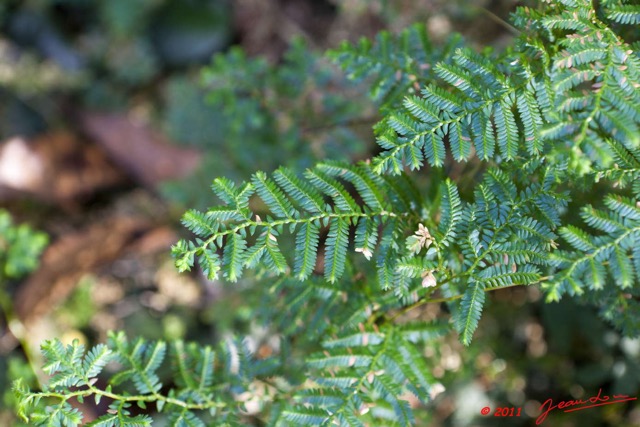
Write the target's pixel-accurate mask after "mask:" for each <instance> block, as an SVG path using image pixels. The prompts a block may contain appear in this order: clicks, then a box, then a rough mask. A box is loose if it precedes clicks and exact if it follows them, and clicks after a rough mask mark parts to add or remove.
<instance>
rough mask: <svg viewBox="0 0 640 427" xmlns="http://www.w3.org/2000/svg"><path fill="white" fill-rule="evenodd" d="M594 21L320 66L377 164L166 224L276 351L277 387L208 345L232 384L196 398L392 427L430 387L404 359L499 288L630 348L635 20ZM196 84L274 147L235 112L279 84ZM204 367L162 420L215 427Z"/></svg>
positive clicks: (321, 420) (134, 364) (397, 43)
mask: <svg viewBox="0 0 640 427" xmlns="http://www.w3.org/2000/svg"><path fill="white" fill-rule="evenodd" d="M596 7H598V10H594V9H593V8H594V4H593V3H591V2H588V1H586V0H573V1H572V0H566V1H563V2H556V3H552V4H544V5H541V6H540V8H539V9H537V10H533V9H529V8H520V9H519V10H518V11H517V12H516V14H515V15H514V22H515V24H516V25H517V26H518V27H519V28H520V31H521V33H520V35H519V37H518V38H517V39H516V40H515V42H514V44H513V46H512V47H511V48H510V49H507V50H505V51H504V52H492V51H484V52H483V53H482V54H478V53H476V52H474V51H473V50H472V49H470V48H467V47H463V46H462V45H461V44H460V43H459V42H458V41H454V42H452V43H451V44H450V45H448V47H446V48H445V49H444V50H440V51H437V50H435V49H433V48H432V47H431V45H430V43H429V42H428V41H427V39H426V37H425V31H424V29H423V28H421V27H412V28H410V29H409V30H406V31H405V32H403V33H402V34H400V35H399V36H397V37H392V36H390V35H387V34H383V35H381V36H380V37H379V38H378V40H377V41H376V42H375V43H368V42H361V43H360V44H359V45H358V46H356V47H350V46H343V47H342V48H341V49H339V50H338V51H336V52H333V53H332V56H333V58H334V59H337V60H338V61H339V62H341V65H342V66H343V67H344V69H345V70H346V72H347V74H348V75H350V76H351V77H353V78H354V79H356V80H359V79H361V80H365V81H368V82H369V83H370V84H372V86H373V89H372V92H371V94H372V97H373V99H374V101H375V102H377V103H378V105H379V107H380V109H381V112H382V114H383V116H384V117H383V119H382V121H381V122H379V123H378V124H377V125H376V126H375V127H374V131H375V134H376V137H377V140H378V143H379V145H380V147H381V148H382V152H381V153H380V154H379V155H378V156H377V157H374V158H373V159H371V160H368V161H363V162H356V163H353V162H352V163H349V162H347V161H325V162H322V163H319V164H316V165H314V166H311V165H308V167H306V168H305V169H304V171H301V170H300V169H303V168H296V170H292V169H290V168H285V167H283V168H280V169H278V170H276V171H275V172H272V173H265V172H256V173H254V174H252V175H251V177H250V178H249V179H247V180H246V181H245V182H242V183H240V184H235V183H234V182H233V181H232V180H230V179H229V178H218V179H216V180H215V181H214V183H213V190H214V192H215V194H216V195H217V196H218V198H219V199H220V201H221V202H222V204H221V205H219V206H213V207H211V208H209V209H207V210H202V211H197V210H191V211H188V212H187V213H186V214H185V215H184V217H183V224H184V225H185V226H186V227H187V228H188V229H189V230H191V231H192V232H193V233H194V234H195V236H196V237H195V238H194V239H193V240H192V241H186V240H183V241H181V242H179V243H178V244H176V245H175V246H174V248H173V253H174V256H175V257H176V265H177V266H178V269H179V270H180V271H186V270H190V269H191V268H193V267H195V266H196V263H197V264H198V265H199V266H200V267H201V269H202V271H203V272H204V273H205V274H206V275H207V277H208V278H209V279H211V280H214V279H218V278H221V277H222V278H224V279H225V280H227V281H231V282H237V281H240V280H247V277H248V275H249V274H251V273H250V272H251V271H253V270H255V271H256V272H257V275H258V276H257V277H258V278H260V279H264V280H263V281H258V282H259V283H257V284H255V285H254V286H255V287H254V288H252V292H255V293H257V295H259V300H260V301H261V303H262V304H261V307H260V309H259V311H258V316H257V317H258V318H259V319H260V320H261V321H263V322H264V324H267V325H269V326H271V327H273V328H274V329H275V330H277V331H278V332H279V333H280V334H281V338H282V339H281V346H282V348H281V352H280V354H279V357H280V359H281V360H280V362H283V363H279V364H278V366H277V367H276V366H275V365H270V364H269V363H268V362H267V361H263V360H258V359H256V358H252V357H251V355H250V354H248V353H247V352H243V351H240V350H234V353H233V357H229V354H230V353H229V352H230V351H231V349H232V348H234V349H235V348H237V347H234V346H230V345H228V346H226V347H224V348H223V349H222V350H221V351H220V352H221V353H222V356H221V358H219V359H222V360H226V363H225V366H229V365H232V366H235V365H234V363H235V362H233V361H234V360H241V361H242V363H240V366H239V367H238V368H237V369H235V370H232V371H234V373H235V374H237V375H238V376H233V375H223V376H222V377H220V380H221V382H219V383H216V382H215V381H214V383H213V384H218V385H220V387H221V388H222V389H223V390H224V389H225V387H227V386H229V387H231V388H234V387H236V386H238V384H245V385H246V383H245V382H243V381H245V380H246V381H253V382H254V385H255V381H260V378H261V374H263V373H264V372H276V371H277V372H278V375H280V376H281V377H280V376H279V377H278V379H281V378H282V381H281V382H280V383H279V384H280V386H276V387H275V390H274V391H273V398H272V399H271V400H269V403H271V405H267V406H268V408H265V409H264V411H263V412H264V414H263V415H264V416H263V418H264V419H265V420H266V419H267V418H268V419H269V425H276V426H280V425H282V426H285V425H333V424H338V425H410V424H412V423H413V422H414V421H413V413H412V410H411V408H410V407H409V404H408V403H407V402H406V401H405V400H404V399H403V396H404V395H405V393H406V392H410V393H412V394H414V395H415V396H416V397H417V398H418V399H419V400H420V401H422V402H425V401H427V400H428V399H429V398H430V394H429V390H430V388H432V387H433V386H434V385H435V384H436V381H435V379H434V378H432V377H431V376H430V372H431V371H430V368H429V367H430V361H429V360H427V359H426V358H425V357H424V348H425V345H427V344H429V345H430V344H433V343H436V342H437V338H438V337H439V336H441V335H442V334H445V333H447V332H448V331H450V330H452V329H453V330H456V331H457V332H458V334H459V336H460V340H461V341H462V342H463V343H464V344H465V345H469V344H470V342H471V340H472V337H473V334H474V332H475V331H476V330H477V328H478V325H479V321H480V318H481V313H482V311H483V309H484V308H485V307H484V306H485V301H486V300H487V296H486V294H487V293H488V292H490V291H492V290H495V289H500V288H505V287H509V286H520V285H534V284H538V283H539V284H541V288H542V289H543V290H544V291H545V292H546V294H547V299H548V300H550V301H553V300H557V299H559V298H560V297H561V296H563V295H565V294H568V295H571V296H574V297H575V298H577V299H579V300H580V301H581V302H584V303H590V304H595V305H597V306H598V307H599V308H600V309H601V313H602V315H603V317H604V318H606V319H608V320H610V321H611V322H612V323H613V324H615V325H616V326H618V327H620V328H621V329H623V331H624V332H625V333H626V334H628V335H632V336H634V335H637V334H638V333H639V332H640V330H639V329H640V328H639V324H640V323H639V322H640V310H638V308H639V305H638V298H639V297H640V294H639V292H640V290H639V281H640V250H638V248H639V247H640V205H639V203H640V202H639V200H640V137H639V136H638V135H640V129H639V127H640V114H639V111H638V105H640V98H639V96H640V95H639V93H640V56H639V52H638V50H637V47H638V43H637V37H638V34H637V31H636V32H634V30H633V29H631V30H628V29H625V28H626V26H627V25H628V24H634V23H636V15H635V13H636V12H637V11H636V10H635V8H634V6H632V5H629V4H628V3H622V4H620V3H616V2H611V1H603V2H601V3H598V4H597V5H596ZM634 37H635V38H634ZM634 43H635V44H634ZM454 46H455V48H453V47H454ZM295 52H297V55H302V54H303V51H301V50H297V51H295ZM288 60H291V58H289V59H288ZM296 63H297V64H298V65H300V64H302V62H296ZM232 65H234V66H232ZM213 69H214V70H216V72H215V73H214V77H211V76H210V77H211V78H210V80H209V83H210V84H215V83H216V82H218V83H219V82H220V80H219V78H220V76H222V75H225V76H228V77H229V78H231V81H233V82H234V83H233V85H229V86H226V87H223V88H220V90H219V91H216V92H214V93H213V95H212V97H213V99H214V101H216V99H217V101H216V102H223V103H225V105H228V106H229V111H236V112H239V111H242V112H243V113H242V114H240V115H234V116H233V117H232V116H229V117H230V118H234V119H237V121H234V120H231V121H230V124H229V126H230V129H235V131H237V132H240V131H244V130H250V129H253V130H256V131H258V133H260V132H262V131H264V130H265V129H267V130H268V131H269V132H276V131H275V129H276V127H273V126H271V127H266V128H265V127H264V126H263V125H264V123H265V122H262V121H261V120H262V119H264V118H265V113H264V111H270V112H271V113H270V114H271V115H269V114H267V118H269V120H272V121H271V122H269V123H275V122H277V119H276V116H277V111H279V110H278V109H277V107H278V105H279V104H278V99H279V98H278V97H275V98H269V97H268V96H266V97H265V96H262V97H260V96H258V97H252V96H250V95H248V94H247V93H249V94H250V93H251V91H252V90H254V89H255V87H256V86H257V87H259V88H264V87H267V86H268V85H270V84H274V85H278V84H282V82H283V81H287V80H286V78H288V76H287V75H286V73H285V72H284V71H282V72H281V74H278V73H275V74H273V73H272V72H271V71H269V69H268V67H267V66H266V65H265V64H264V63H261V62H259V61H249V60H247V59H246V58H245V57H244V56H243V55H242V54H241V53H239V52H238V51H234V52H232V53H231V54H230V55H229V56H228V57H226V58H222V57H220V58H218V59H217V60H216V63H215V64H214V68H213ZM284 70H287V67H285V68H284ZM298 71H300V69H298ZM230 87H233V88H234V89H233V90H231V89H229V88H230ZM236 89H237V90H236ZM290 90H291V92H290V94H291V95H295V94H299V90H300V86H296V84H294V83H291V88H290ZM243 92H245V94H244V95H243ZM285 92H286V91H285ZM286 93H289V92H286ZM401 98H402V99H401ZM263 103H264V104H263ZM252 120H254V122H252ZM294 122H295V121H294ZM295 123H297V122H295ZM299 129H300V128H299V127H297V125H295V126H293V127H292V128H289V129H288V130H292V132H294V133H295V132H297V131H298V130H299ZM288 130H287V129H285V132H284V134H285V136H283V140H282V141H284V142H286V141H289V139H287V138H288V136H287V135H290V134H289V133H288ZM279 131H282V129H280V130H279ZM415 171H419V172H415ZM238 181H240V180H238ZM577 212H580V215H577V214H576V213H577ZM360 255H362V256H360ZM301 281H304V283H301ZM458 300H459V301H458ZM428 303H445V304H448V308H449V310H448V311H449V312H450V313H451V316H450V318H448V319H446V320H447V322H443V323H440V322H431V321H424V320H419V319H420V316H416V317H411V316H409V315H408V314H409V313H410V312H412V311H413V310H417V309H419V308H420V307H422V306H424V305H426V304H428ZM415 313H416V312H413V313H411V314H415ZM121 340H123V339H122V338H121ZM122 343H123V344H121V345H120V344H118V342H117V341H114V342H112V343H111V344H110V347H109V348H111V349H112V351H115V352H117V353H118V354H121V355H126V356H124V358H123V357H122V356H120V357H119V360H120V362H121V363H122V364H124V367H123V370H122V373H121V374H119V375H120V376H124V377H125V378H127V379H130V380H131V382H132V385H133V386H134V387H135V388H136V389H137V391H138V392H139V393H142V394H143V395H150V396H151V397H150V398H149V399H150V400H153V401H165V400H167V398H165V397H163V396H164V395H160V394H158V393H159V392H160V391H161V390H162V386H161V385H160V383H161V379H160V377H159V376H158V374H157V373H156V371H157V368H158V366H159V364H160V362H161V359H162V356H163V355H164V344H162V343H154V344H149V343H144V342H142V341H138V343H139V344H128V343H127V342H126V341H122ZM303 344H304V345H303ZM298 346H300V347H298ZM102 349H103V347H98V348H97V349H96V350H94V351H93V352H92V353H91V354H90V355H89V356H86V357H89V358H91V357H94V356H93V355H99V354H101V350H102ZM113 349H115V350H113ZM72 350H73V351H74V352H75V351H77V350H74V349H72ZM69 351H71V350H69ZM80 353H82V352H80ZM206 354H209V353H207V350H206V348H205V349H201V348H198V347H193V348H192V350H191V351H190V353H189V354H188V355H187V356H185V358H184V362H181V361H179V360H178V361H176V363H177V364H178V368H179V370H178V375H179V377H180V378H181V379H180V380H176V384H177V386H178V387H180V388H179V389H178V390H181V391H182V392H184V395H182V396H183V397H181V398H180V400H181V401H182V402H189V403H188V405H187V406H186V408H187V409H190V408H192V406H189V405H201V406H197V408H202V409H204V408H209V409H210V408H215V407H218V402H223V403H224V405H222V404H221V405H222V406H221V407H222V408H224V409H221V412H223V413H229V414H232V413H233V409H234V405H236V406H237V402H235V401H233V402H231V401H227V400H224V399H222V400H215V399H213V398H212V397H207V396H205V397H203V396H204V395H205V394H206V393H204V392H202V391H199V390H201V389H202V387H204V389H205V390H206V389H207V387H209V386H201V385H202V384H210V380H209V379H208V378H209V371H208V370H206V369H204V368H203V366H204V365H203V364H202V358H205V357H207V356H206ZM225 356H227V357H226V359H225ZM59 357H62V356H61V355H60V352H59V351H58V352H57V353H55V354H54V365H53V366H55V367H56V368H57V367H58V366H60V367H61V369H63V370H62V371H60V374H57V375H58V377H54V383H55V382H56V381H58V380H56V378H61V379H60V380H59V381H62V383H61V384H63V385H72V384H73V383H74V382H76V381H79V382H82V381H85V382H86V379H87V378H88V376H87V374H86V372H83V371H82V370H80V371H78V372H76V371H73V370H72V371H71V373H70V374H69V373H66V371H64V366H66V365H55V363H56V362H58V363H59V361H58V360H57V359H56V358H59ZM73 357H77V358H78V360H79V361H80V360H85V359H82V358H83V357H85V356H82V355H81V354H79V355H75V353H74V356H73ZM216 360H217V359H216ZM187 361H188V362H187ZM181 363H184V364H187V366H191V371H193V370H195V371H196V372H199V373H198V375H197V376H195V375H194V376H190V375H186V374H185V373H184V372H187V370H186V369H185V368H180V364H181ZM79 365H80V366H85V365H86V366H92V365H93V364H92V363H90V362H89V363H84V364H83V363H79ZM97 365H98V366H99V364H97ZM269 367H272V368H273V369H274V370H273V371H269V369H268V368H269ZM263 368H264V369H266V371H264V370H263ZM74 369H81V368H79V367H78V368H74ZM82 369H85V370H86V369H87V368H82ZM83 375H84V376H83ZM214 377H215V375H214ZM78 378H80V380H78ZM116 378H118V376H116ZM283 384H284V385H283ZM86 387H88V390H93V392H94V393H95V390H94V389H92V388H91V387H92V386H91V385H87V386H86ZM175 393H178V391H176V392H174V394H171V395H170V397H171V398H173V396H175ZM203 393H204V394H203ZM23 396H24V397H23V401H29V400H33V399H37V398H41V397H57V398H58V399H59V401H60V402H61V403H60V405H58V408H59V411H60V413H62V414H68V417H69V418H70V419H71V418H73V417H74V416H75V415H74V414H73V413H72V412H71V410H70V408H68V407H67V406H65V402H66V400H65V399H66V398H67V397H66V396H68V394H64V393H62V394H61V395H60V396H52V395H51V394H47V392H45V393H44V394H37V393H36V394H29V393H27V394H24V395H23ZM127 399H130V398H129V397H123V398H121V401H124V402H128V400H127ZM167 403H170V402H169V401H168V400H167ZM173 408H174V409H173V410H172V416H173V417H174V418H173V419H174V420H178V419H182V420H184V422H185V423H189V422H191V418H189V417H192V415H191V411H189V412H188V413H187V412H184V411H181V410H180V405H176V404H174V405H173ZM182 408H183V409H184V408H185V407H182ZM236 409H237V408H236ZM65 411H66V412H65ZM225 411H226V412H225ZM193 416H196V415H193ZM180 417H182V418H180ZM176 423H177V421H176ZM194 425H198V424H197V423H195V422H194Z"/></svg>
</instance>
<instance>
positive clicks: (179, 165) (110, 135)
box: [80, 112, 200, 188]
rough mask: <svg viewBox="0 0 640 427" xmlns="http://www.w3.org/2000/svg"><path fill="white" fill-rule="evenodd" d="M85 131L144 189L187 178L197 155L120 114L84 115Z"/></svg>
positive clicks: (82, 118)
mask: <svg viewBox="0 0 640 427" xmlns="http://www.w3.org/2000/svg"><path fill="white" fill-rule="evenodd" d="M80 122H81V125H82V127H83V129H84V130H85V132H86V133H87V134H88V135H89V136H90V137H91V139H92V140H95V141H96V142H97V143H98V144H100V146H102V147H103V148H104V150H105V151H106V152H107V153H108V155H109V156H110V157H111V159H112V160H113V161H114V162H115V163H116V164H118V165H119V166H120V167H122V169H124V170H125V171H127V172H128V173H129V174H130V175H131V176H132V177H133V178H135V179H136V180H137V181H139V182H141V183H142V184H144V185H145V186H146V187H149V188H155V187H156V185H157V184H158V183H159V182H161V181H164V180H167V179H176V178H181V177H185V176H187V175H189V174H190V173H192V172H193V171H194V170H195V168H196V167H197V166H198V163H199V158H200V153H199V152H198V151H196V150H194V149H187V148H183V147H177V146H175V145H173V144H171V143H170V142H169V140H168V139H167V138H166V137H164V136H163V135H161V134H160V133H158V132H155V131H153V130H152V129H150V128H149V126H147V125H146V124H144V123H142V122H140V121H139V120H133V119H131V118H129V117H127V116H125V115H121V114H101V113H91V112H86V113H83V114H81V115H80Z"/></svg>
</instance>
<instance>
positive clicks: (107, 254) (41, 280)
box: [15, 216, 150, 323]
mask: <svg viewBox="0 0 640 427" xmlns="http://www.w3.org/2000/svg"><path fill="white" fill-rule="evenodd" d="M149 229H150V224H149V222H148V221H147V220H145V219H142V218H138V217H127V216H118V217H114V218H110V219H107V220H105V221H100V222H97V223H94V224H91V225H89V226H88V227H86V228H85V229H83V230H79V231H77V232H75V233H70V234H66V235H64V236H63V237H61V238H60V239H58V240H57V241H55V242H54V243H53V244H51V245H50V246H49V247H48V248H47V249H46V251H45V253H44V255H43V257H42V261H41V263H40V267H39V268H38V270H37V271H36V272H35V273H34V274H32V275H31V276H30V277H29V278H28V279H27V281H26V282H25V283H24V284H23V285H22V286H21V287H20V289H19V290H18V293H17V294H16V300H15V309H16V313H17V314H18V316H19V317H20V319H21V320H22V321H23V322H24V323H29V322H30V321H32V320H35V319H37V318H38V317H40V316H42V315H44V314H46V313H48V312H49V311H50V310H52V309H53V308H54V307H55V306H57V305H58V304H60V303H61V302H62V301H64V300H65V299H66V298H67V297H68V296H69V295H70V294H71V292H72V291H73V289H74V288H75V286H76V284H77V282H78V280H79V279H80V278H81V277H82V276H83V275H84V274H86V273H88V272H90V271H91V270H93V269H95V268H97V267H99V266H100V265H102V264H105V263H108V262H111V261H113V260H115V259H117V257H118V256H119V255H121V254H122V252H123V250H124V249H125V248H126V247H127V246H128V245H129V244H130V243H131V242H133V241H134V240H136V239H137V238H138V237H139V236H140V235H142V234H144V233H145V232H147V231H148V230H149Z"/></svg>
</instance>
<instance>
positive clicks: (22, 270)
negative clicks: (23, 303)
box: [0, 210, 48, 282]
mask: <svg viewBox="0 0 640 427" xmlns="http://www.w3.org/2000/svg"><path fill="white" fill-rule="evenodd" d="M47 241H48V239H47V236H46V235H45V234H43V233H40V232H35V231H33V230H32V229H31V228H30V227H29V226H28V225H26V224H21V225H18V226H15V225H13V221H12V220H11V217H10V216H9V213H8V212H6V211H4V210H0V268H1V269H2V270H1V271H0V282H1V281H2V280H3V279H4V278H13V279H16V278H18V277H20V276H23V275H24V274H26V273H28V272H30V271H32V270H33V269H35V268H36V267H37V266H38V258H39V256H40V253H41V252H42V250H43V249H44V247H45V246H46V244H47Z"/></svg>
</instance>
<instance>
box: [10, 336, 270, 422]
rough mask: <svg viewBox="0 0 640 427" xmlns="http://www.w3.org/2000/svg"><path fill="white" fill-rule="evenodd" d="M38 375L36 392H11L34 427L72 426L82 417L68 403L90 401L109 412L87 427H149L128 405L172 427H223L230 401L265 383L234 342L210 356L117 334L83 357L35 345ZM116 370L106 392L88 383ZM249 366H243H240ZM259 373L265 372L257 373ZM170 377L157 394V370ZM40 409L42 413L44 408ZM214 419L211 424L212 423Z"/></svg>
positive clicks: (77, 350)
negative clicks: (165, 418) (254, 383)
mask: <svg viewBox="0 0 640 427" xmlns="http://www.w3.org/2000/svg"><path fill="white" fill-rule="evenodd" d="M42 353H43V355H44V357H45V359H46V363H45V366H44V369H45V371H46V372H47V373H48V374H50V375H52V377H51V380H50V382H49V383H48V384H47V385H46V387H45V388H44V390H43V391H42V392H41V393H38V394H33V393H30V392H29V390H28V389H27V388H26V387H25V386H24V385H23V384H22V383H21V382H20V381H18V382H17V383H16V384H14V391H15V393H16V395H17V396H18V398H19V399H20V407H19V415H20V416H22V417H25V419H26V417H27V415H28V419H29V420H30V422H31V423H33V425H37V426H40V425H42V426H62V425H65V426H77V425H80V424H81V422H82V418H83V417H82V414H81V413H80V411H78V410H77V409H73V408H72V407H71V405H70V403H69V401H68V400H69V399H71V398H75V399H77V400H79V401H82V400H84V399H85V398H92V399H94V400H95V402H96V403H99V402H100V401H101V400H102V399H103V398H107V399H109V400H112V402H111V403H110V405H109V408H110V411H109V412H110V413H109V414H106V415H103V416H102V417H100V418H99V419H97V420H95V421H92V422H90V423H88V424H84V425H88V426H94V427H95V426H103V427H114V426H128V427H138V426H150V425H152V422H153V419H152V418H151V417H149V416H147V415H132V410H131V409H132V408H133V405H137V406H138V407H139V408H142V409H145V408H146V407H147V405H148V404H154V406H155V407H156V408H157V411H158V412H159V413H167V414H168V415H169V419H170V424H169V425H172V426H176V427H177V426H205V425H226V424H225V423H226V420H227V418H228V413H229V412H231V413H234V412H236V411H237V410H238V408H239V407H240V405H241V404H242V403H241V402H235V401H234V399H233V395H234V394H236V393H240V392H242V390H243V389H246V388H247V387H248V384H249V381H251V380H253V379H255V378H256V377H257V376H263V375H264V376H268V375H270V373H271V368H270V367H269V365H268V364H265V361H261V362H257V363H256V362H255V361H254V362H250V358H249V357H248V356H247V354H248V353H247V350H246V348H245V347H244V346H243V344H242V343H241V342H238V341H234V340H228V341H226V342H223V343H221V344H220V345H219V346H218V349H217V350H214V348H212V347H209V346H197V345H195V344H185V343H184V342H182V341H175V342H173V343H171V344H170V345H168V344H166V343H164V342H162V341H153V342H152V341H145V340H143V339H137V340H135V341H129V340H127V338H126V337H125V336H124V334H123V333H118V334H111V336H110V338H109V342H108V343H107V344H99V345H98V346H96V347H94V348H92V349H91V350H90V351H88V352H87V351H85V349H84V346H83V345H81V344H79V343H78V342H77V341H75V342H73V343H72V344H70V345H67V346H64V345H63V344H62V343H61V342H60V341H58V340H53V341H47V342H45V343H44V344H43V345H42ZM113 363H115V364H117V365H118V372H117V374H115V375H112V376H111V377H110V379H109V381H108V384H107V385H106V386H104V385H99V384H98V383H96V377H97V376H98V375H99V374H101V373H104V372H103V371H104V370H105V366H106V365H107V364H113ZM249 363H251V366H248V364H249ZM265 368H266V369H265ZM167 370H170V373H171V378H172V381H173V383H170V384H167V385H166V386H170V388H169V389H168V390H167V391H166V392H165V391H164V390H165V389H164V386H163V380H162V379H161V376H160V375H161V374H160V371H165V373H164V376H166V371H167ZM45 402H46V403H47V404H48V406H46V407H45V406H44V403H45ZM214 416H215V418H212V417H214Z"/></svg>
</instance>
